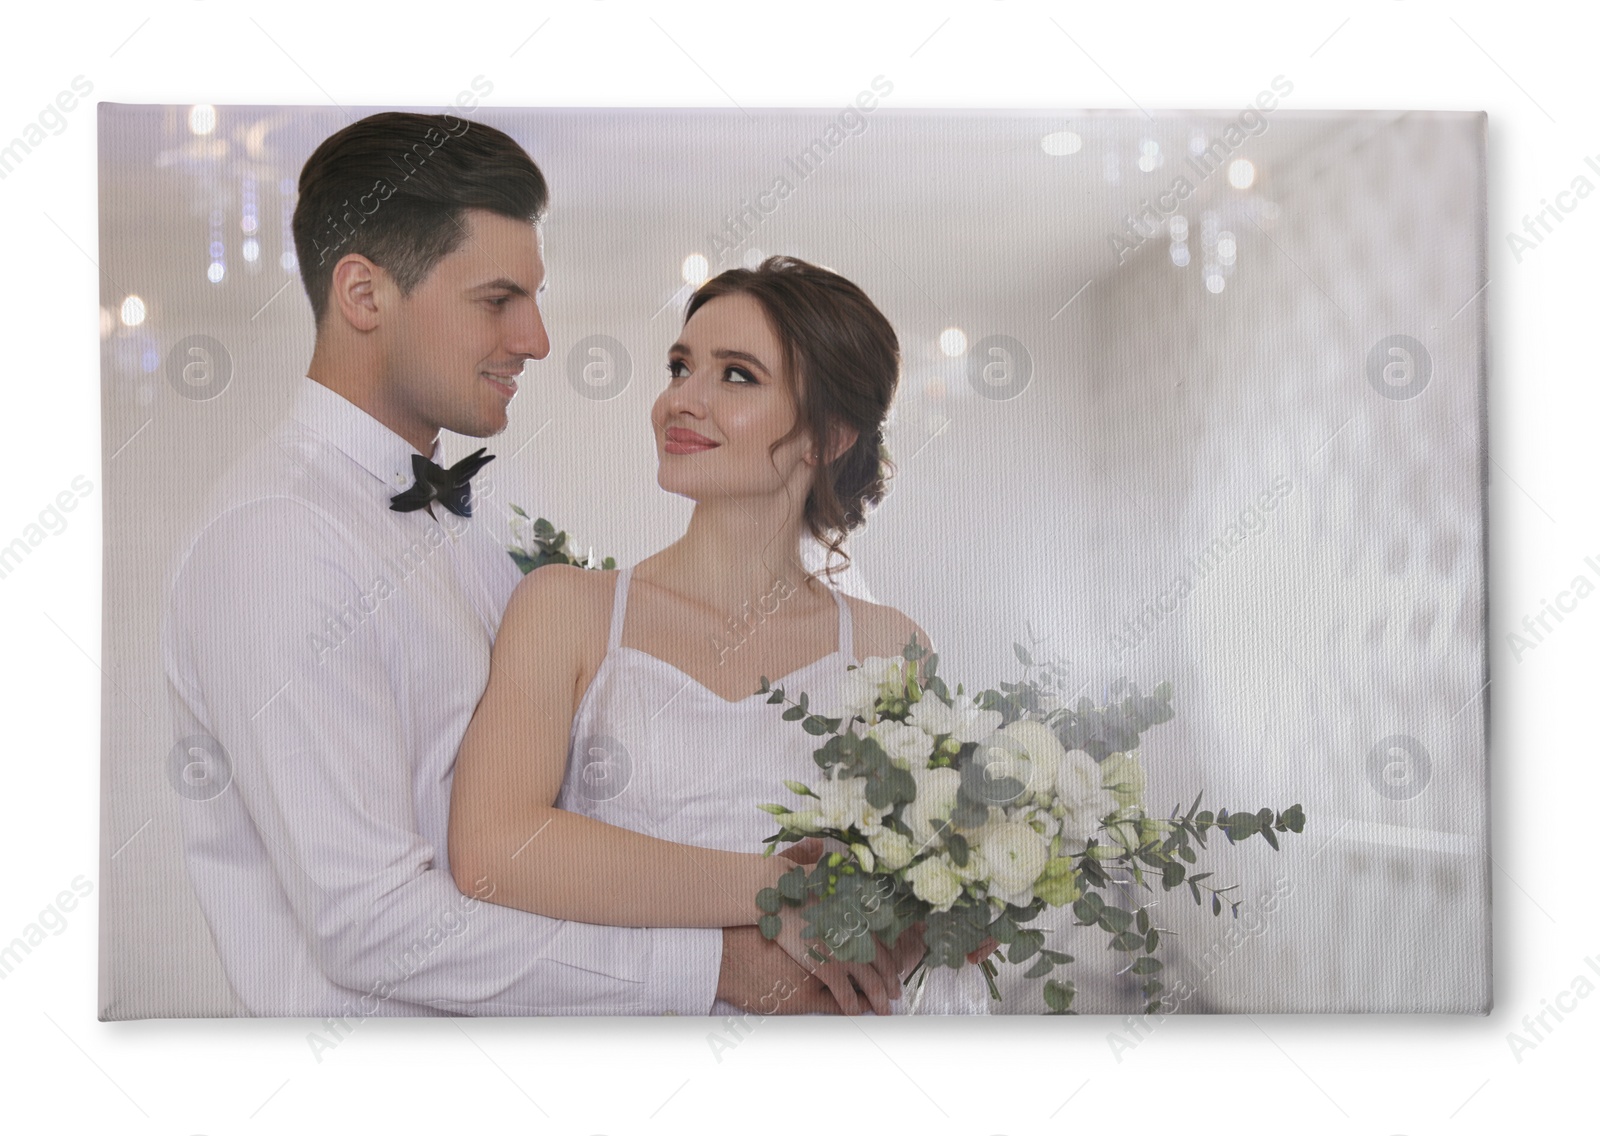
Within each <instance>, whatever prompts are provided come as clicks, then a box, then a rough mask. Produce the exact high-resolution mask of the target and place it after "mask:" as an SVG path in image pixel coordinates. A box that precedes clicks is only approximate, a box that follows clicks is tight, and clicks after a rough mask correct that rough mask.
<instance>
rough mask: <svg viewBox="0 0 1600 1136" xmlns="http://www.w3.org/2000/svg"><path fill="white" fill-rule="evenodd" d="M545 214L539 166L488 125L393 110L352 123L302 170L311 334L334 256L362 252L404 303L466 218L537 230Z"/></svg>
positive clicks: (302, 240)
mask: <svg viewBox="0 0 1600 1136" xmlns="http://www.w3.org/2000/svg"><path fill="white" fill-rule="evenodd" d="M548 206H549V189H548V187H547V186H546V185H545V180H544V175H543V174H542V173H540V172H539V167H538V166H536V165H534V162H533V159H532V158H530V157H528V154H527V152H526V151H525V150H523V148H522V147H521V146H519V145H517V143H516V142H514V141H513V140H512V139H511V138H510V136H508V135H506V134H505V133H503V132H502V131H499V130H496V129H495V128H494V127H492V126H485V125H483V124H482V123H480V122H468V121H466V120H465V119H460V118H456V117H455V116H454V115H448V114H409V113H404V112H399V111H388V112H385V113H383V114H374V115H369V116H368V117H366V118H363V119H361V120H360V121H358V122H353V123H351V124H350V125H349V126H347V127H345V128H344V129H343V130H341V131H339V132H338V133H337V134H333V135H330V136H329V137H328V138H326V139H324V140H323V142H322V145H320V146H318V147H317V148H316V150H315V152H313V153H312V155H311V157H310V158H309V159H307V160H306V164H305V168H304V169H302V170H301V171H300V199H299V201H298V202H297V203H296V204H295V209H294V249H295V255H296V257H298V258H299V261H300V279H301V280H302V281H303V282H304V283H305V286H306V295H307V296H308V297H309V298H310V300H311V311H312V314H313V315H315V316H316V320H317V326H318V327H319V328H320V327H321V326H322V317H323V316H324V315H326V314H327V311H328V292H329V290H330V289H331V287H332V285H333V266H334V265H335V264H337V263H338V262H339V259H340V258H341V257H343V256H346V255H347V254H349V253H353V252H354V253H360V254H361V255H362V256H364V257H366V258H367V259H368V260H370V261H372V263H374V264H376V265H377V266H378V267H380V268H382V269H383V270H384V271H385V272H387V273H388V274H389V275H390V276H391V277H392V278H393V279H394V281H395V284H396V285H398V286H399V288H400V292H401V294H402V295H410V293H411V290H412V289H413V288H415V287H416V286H417V285H418V284H420V283H421V282H422V280H423V278H424V277H426V276H427V275H428V273H429V272H430V271H431V270H432V269H433V266H434V265H435V264H437V263H438V262H439V259H440V258H441V257H443V256H445V255H446V254H448V253H451V252H454V251H455V250H456V249H457V248H459V247H460V245H461V242H462V240H463V239H464V238H465V237H466V226H465V222H464V221H463V219H462V213H463V212H464V211H465V210H467V209H485V210H488V211H489V212H491V213H498V214H500V215H501V216H503V217H512V218H515V219H517V220H522V221H528V222H530V223H532V224H538V223H539V222H540V221H542V220H543V219H544V214H545V210H546V209H547V208H548Z"/></svg>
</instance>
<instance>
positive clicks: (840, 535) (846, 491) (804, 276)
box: [683, 256, 900, 579]
mask: <svg viewBox="0 0 1600 1136" xmlns="http://www.w3.org/2000/svg"><path fill="white" fill-rule="evenodd" d="M735 294H741V295H746V296H750V297H751V298H752V299H754V300H755V301H756V302H757V303H758V304H760V305H761V309H762V311H764V312H765V313H766V316H767V319H768V320H769V321H770V322H771V324H772V328H773V330H774V331H775V332H776V333H777V336H778V342H779V343H780V344H782V347H783V362H784V369H785V372H786V373H787V374H788V375H789V376H790V379H789V382H790V393H791V394H792V395H793V396H794V400H795V404H796V406H797V407H798V408H799V409H798V413H797V414H796V415H795V424H794V426H793V427H792V428H791V429H790V430H789V432H788V433H787V434H785V435H784V436H783V437H782V438H779V439H778V440H777V441H776V442H774V443H773V444H772V446H771V447H770V448H769V451H768V452H769V454H770V453H774V452H776V451H777V449H778V448H779V447H780V446H782V445H784V444H785V443H787V442H789V441H791V440H792V439H794V438H796V437H799V436H801V435H808V436H809V437H810V438H811V439H812V441H813V443H814V444H815V445H816V446H817V447H818V449H819V451H820V452H819V454H818V458H819V460H818V465H817V476H816V477H814V478H813V479H812V483H811V490H810V492H809V493H808V494H807V495H806V504H805V513H804V519H805V524H806V528H807V529H808V530H809V531H810V532H811V535H812V536H814V537H816V538H817V540H818V541H820V542H821V543H822V545H823V547H825V548H826V549H827V553H828V554H827V559H826V561H824V566H823V572H824V574H825V575H827V576H828V577H829V578H830V579H831V577H832V575H833V573H834V572H835V571H837V570H840V569H842V568H847V567H849V564H850V556H849V554H848V553H846V552H845V551H844V549H843V547H842V545H843V544H844V540H845V537H846V536H847V535H848V534H849V533H850V532H851V531H853V530H855V529H858V528H860V527H861V526H862V525H863V524H865V523H866V518H867V512H868V510H870V509H871V508H872V507H873V506H875V505H877V504H878V503H879V502H880V501H882V500H883V497H884V493H885V492H886V490H887V488H888V480H889V478H890V477H892V476H893V474H894V464H893V462H891V461H890V460H889V451H888V450H887V449H885V448H884V444H883V422H884V418H885V417H887V415H888V413H889V406H890V404H891V403H892V402H893V401H894V395H895V389H896V388H897V387H898V386H899V383H900V340H899V339H898V338H897V337H896V336H895V333H894V328H893V327H891V326H890V325H889V321H888V320H887V319H885V318H884V315H883V313H882V312H880V311H879V310H878V308H877V305H875V304H874V303H873V302H872V301H871V300H869V299H868V298H867V295H866V293H865V292H863V291H862V290H861V289H860V288H858V287H856V286H855V285H854V284H852V283H851V282H850V281H849V280H846V279H845V278H844V277H843V276H840V275H839V274H838V273H836V272H830V271H829V270H828V269H826V268H821V267H819V266H817V265H815V264H808V263H807V262H806V261H803V260H799V259H797V258H795V257H792V256H769V257H768V258H767V259H766V260H764V261H762V262H761V264H760V265H759V266H758V267H756V268H753V269H751V268H732V269H729V270H728V271H726V272H721V273H718V274H717V275H716V276H713V277H712V278H711V279H710V280H707V281H706V282H705V283H704V284H702V285H700V287H699V288H698V289H697V290H696V291H695V294H694V295H693V296H692V297H690V299H689V306H688V308H687V309H686V310H685V311H684V316H683V319H684V322H685V323H687V322H688V321H689V318H690V317H691V316H693V315H694V313H695V312H696V311H698V310H699V309H700V308H701V307H703V306H704V305H705V304H706V303H708V302H709V301H711V300H714V299H716V298H717V297H718V296H728V295H735ZM841 427H845V428H850V429H854V430H855V431H856V439H855V442H854V443H853V444H852V445H851V446H850V447H849V448H847V449H845V450H844V451H842V452H841V453H840V454H839V455H838V456H837V457H835V458H834V459H833V460H832V461H827V460H826V457H827V454H828V452H829V450H830V449H831V448H832V447H831V444H830V443H831V441H832V439H833V438H834V437H835V434H836V432H838V431H839V430H840V428H841ZM835 554H837V555H838V556H840V557H842V558H843V560H844V563H843V564H842V565H841V566H840V569H835V568H833V567H832V564H833V558H834V556H835Z"/></svg>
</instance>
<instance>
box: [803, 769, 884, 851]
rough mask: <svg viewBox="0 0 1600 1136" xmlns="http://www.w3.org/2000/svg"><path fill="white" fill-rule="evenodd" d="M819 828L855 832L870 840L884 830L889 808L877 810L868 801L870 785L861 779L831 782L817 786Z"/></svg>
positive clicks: (847, 778)
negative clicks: (884, 820) (849, 829)
mask: <svg viewBox="0 0 1600 1136" xmlns="http://www.w3.org/2000/svg"><path fill="white" fill-rule="evenodd" d="M815 792H816V794H817V798H818V800H817V807H816V812H817V817H818V823H817V825H816V827H817V828H838V829H847V828H854V829H855V830H856V831H857V832H859V833H861V835H863V836H871V835H872V834H873V833H875V832H877V831H878V830H879V829H880V828H882V827H883V816H884V814H885V813H886V812H888V811H889V810H888V809H887V808H883V809H879V808H874V807H873V806H872V803H871V802H870V801H868V800H867V782H866V780H865V779H864V778H861V777H838V778H830V779H828V780H826V781H823V782H821V783H820V784H818V785H817V786H816V789H815Z"/></svg>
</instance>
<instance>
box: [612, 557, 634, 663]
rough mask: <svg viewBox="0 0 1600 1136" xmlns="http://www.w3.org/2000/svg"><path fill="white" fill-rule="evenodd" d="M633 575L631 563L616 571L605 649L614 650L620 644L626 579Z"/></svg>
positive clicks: (624, 616) (626, 598) (625, 598)
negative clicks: (615, 583)
mask: <svg viewBox="0 0 1600 1136" xmlns="http://www.w3.org/2000/svg"><path fill="white" fill-rule="evenodd" d="M632 576H633V565H631V564H630V565H628V567H626V568H624V569H623V570H622V571H620V572H618V573H617V591H616V595H615V597H614V598H613V599H612V601H611V633H610V635H609V636H607V638H606V650H607V651H608V652H609V651H615V650H616V649H617V648H618V647H620V646H621V645H622V621H623V619H625V618H626V617H627V614H628V581H629V579H630V578H631V577H632Z"/></svg>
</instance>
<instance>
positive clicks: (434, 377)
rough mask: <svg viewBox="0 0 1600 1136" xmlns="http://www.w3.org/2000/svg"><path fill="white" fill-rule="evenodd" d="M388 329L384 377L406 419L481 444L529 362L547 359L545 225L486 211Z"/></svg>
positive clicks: (403, 302) (498, 425)
mask: <svg viewBox="0 0 1600 1136" xmlns="http://www.w3.org/2000/svg"><path fill="white" fill-rule="evenodd" d="M462 223H463V226H464V228H465V229H466V236H465V238H464V239H463V240H462V242H461V244H460V247H458V248H457V249H456V250H455V251H454V252H451V253H447V254H445V256H443V257H441V258H440V260H439V262H438V263H437V264H435V265H434V266H433V269H432V270H431V271H430V272H429V273H428V275H427V276H425V277H423V279H422V281H421V283H419V284H418V285H417V286H416V287H415V288H414V289H412V292H411V295H409V296H406V297H401V298H397V302H396V307H395V309H394V310H395V312H396V317H397V318H395V319H393V320H389V321H386V322H385V328H384V330H385V333H386V334H385V350H384V379H385V386H386V388H387V393H388V395H389V397H390V399H391V400H392V401H393V402H394V403H396V404H397V407H398V408H399V409H400V410H401V412H402V413H403V414H404V415H405V416H406V417H409V418H411V419H412V420H414V421H416V422H418V423H420V424H424V425H425V426H426V427H428V428H431V429H445V430H452V431H454V432H456V433H458V434H465V435H468V436H470V437H475V438H484V437H488V436H490V435H492V434H498V433H500V431H502V430H504V429H505V428H506V422H507V407H508V406H509V405H510V403H511V400H512V398H513V397H515V395H516V393H517V384H518V381H519V376H520V374H521V372H522V368H523V364H524V363H526V362H527V361H528V360H529V359H543V358H544V357H545V356H546V355H548V354H549V353H550V339H549V335H548V334H547V333H546V331H545V326H544V318H543V316H542V315H541V313H540V311H539V299H540V294H541V292H542V291H543V288H544V277H545V268H544V258H543V256H542V250H541V244H542V238H541V234H540V231H539V228H538V226H536V225H534V224H531V223H530V222H527V221H521V220H517V219H516V218H512V217H502V216H500V215H499V214H497V213H490V212H488V211H486V210H479V209H469V210H467V211H466V212H465V213H464V214H463V216H462Z"/></svg>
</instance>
